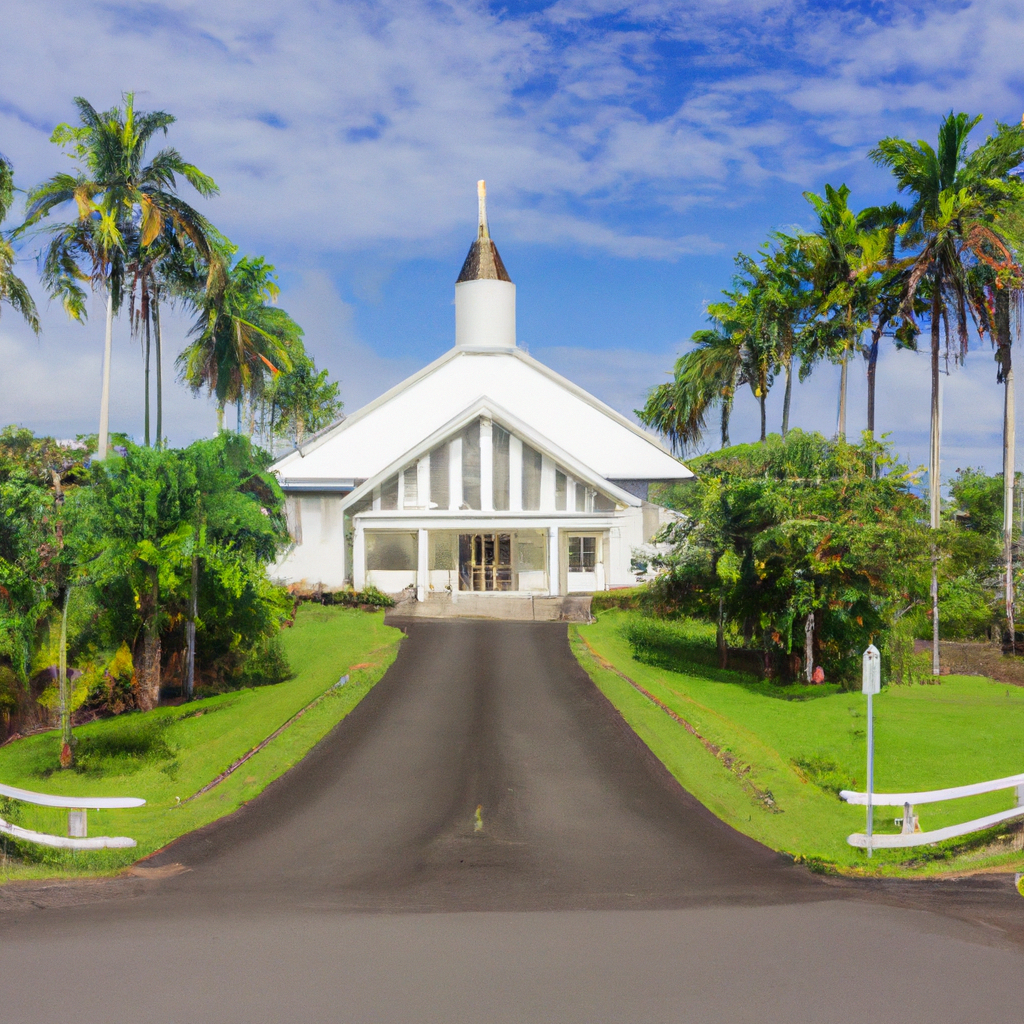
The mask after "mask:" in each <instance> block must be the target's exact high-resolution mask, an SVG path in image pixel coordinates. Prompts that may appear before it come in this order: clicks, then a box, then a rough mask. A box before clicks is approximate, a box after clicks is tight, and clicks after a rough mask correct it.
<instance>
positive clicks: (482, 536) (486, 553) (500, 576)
mask: <svg viewBox="0 0 1024 1024" xmlns="http://www.w3.org/2000/svg"><path fill="white" fill-rule="evenodd" d="M511 589H512V534H510V533H460V534H459V590H473V591H483V590H511Z"/></svg>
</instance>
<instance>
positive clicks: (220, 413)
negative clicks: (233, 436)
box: [217, 402, 224, 434]
mask: <svg viewBox="0 0 1024 1024" xmlns="http://www.w3.org/2000/svg"><path fill="white" fill-rule="evenodd" d="M223 429H224V403H223V402H218V403H217V433H218V434H219V433H220V432H221V431H222V430H223Z"/></svg>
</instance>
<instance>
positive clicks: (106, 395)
mask: <svg viewBox="0 0 1024 1024" xmlns="http://www.w3.org/2000/svg"><path fill="white" fill-rule="evenodd" d="M113 337H114V289H113V286H112V285H111V283H110V282H109V281H108V282H107V334H106V339H105V341H104V343H103V384H102V386H101V389H100V432H99V439H98V441H97V447H96V458H97V459H99V460H100V462H102V461H103V460H104V459H105V458H106V457H107V441H108V435H109V433H110V352H111V347H112V341H113Z"/></svg>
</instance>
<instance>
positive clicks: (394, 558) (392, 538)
mask: <svg viewBox="0 0 1024 1024" xmlns="http://www.w3.org/2000/svg"><path fill="white" fill-rule="evenodd" d="M365 538H366V568H367V569H368V570H374V569H379V570H382V571H391V572H393V571H408V570H410V569H412V570H415V569H416V554H417V539H418V538H417V536H416V534H415V533H395V532H392V531H390V530H388V531H384V530H368V531H367V532H366V534H365Z"/></svg>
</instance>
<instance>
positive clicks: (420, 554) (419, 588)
mask: <svg viewBox="0 0 1024 1024" xmlns="http://www.w3.org/2000/svg"><path fill="white" fill-rule="evenodd" d="M427 544H428V540H427V531H426V530H420V532H419V537H418V543H417V545H416V555H417V558H416V600H417V601H425V600H426V599H427V589H428V587H429V585H430V577H429V575H428V570H427V566H428V565H429V562H428V561H427V555H428V552H429V548H428V547H427Z"/></svg>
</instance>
